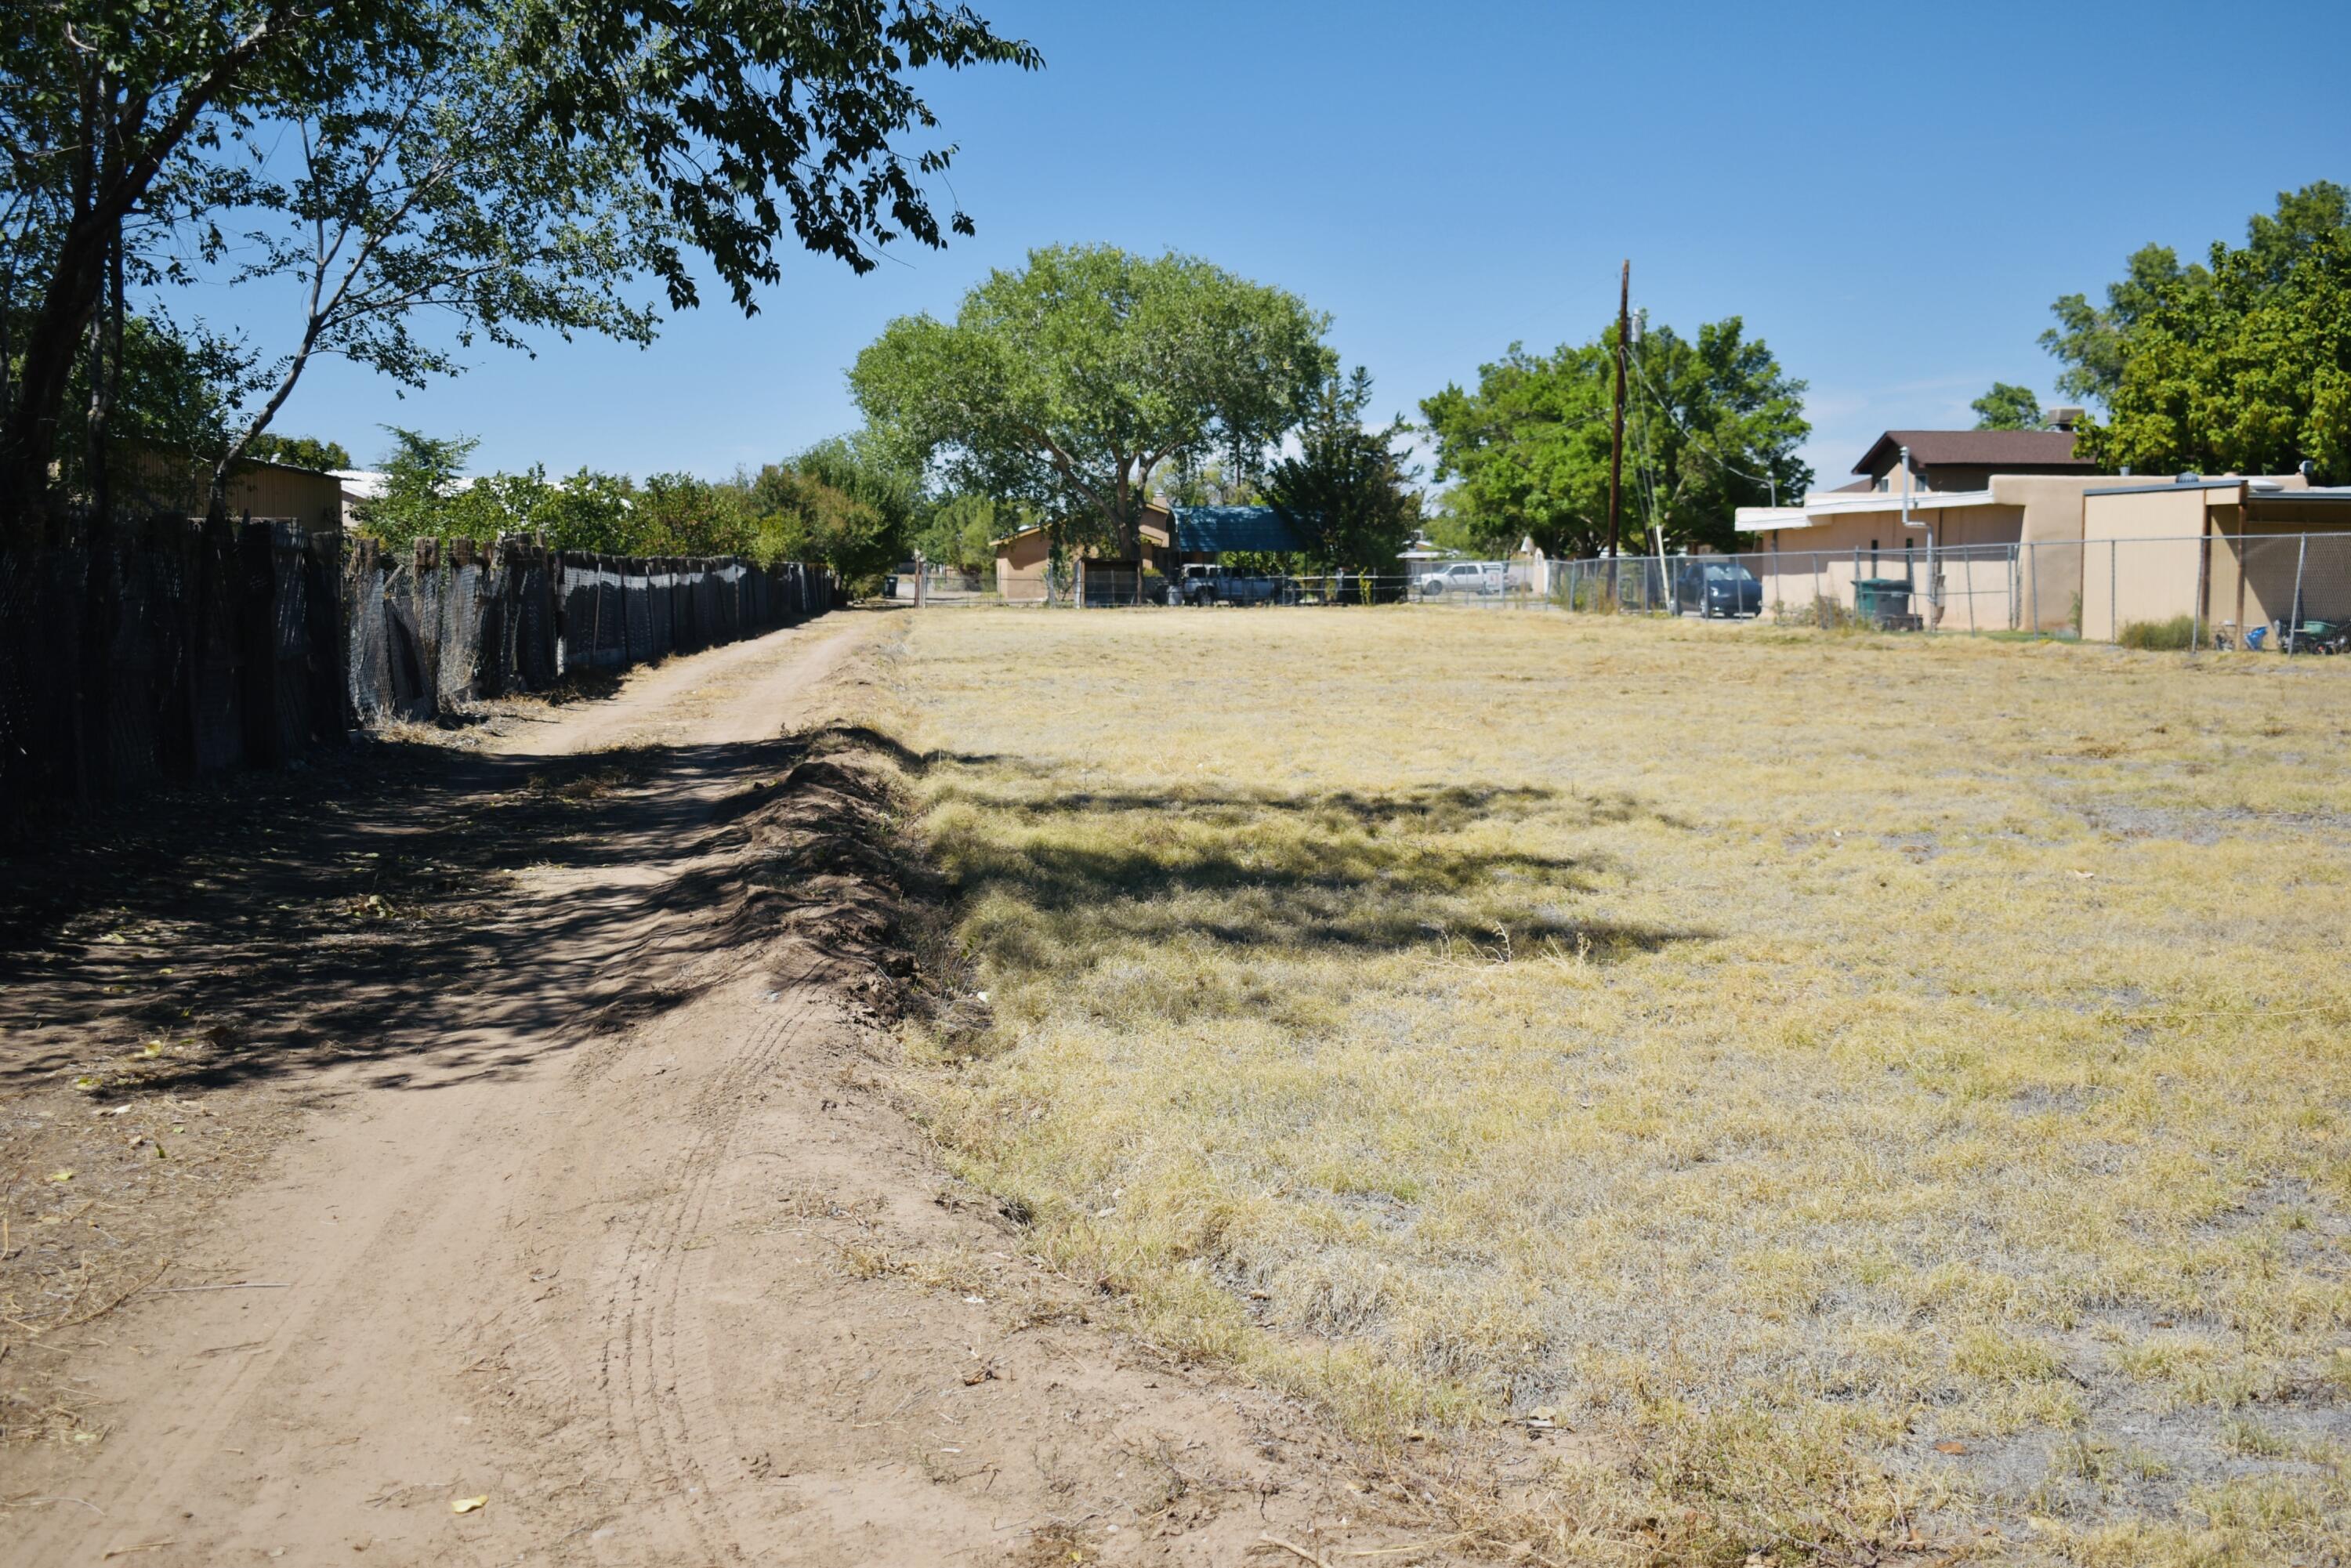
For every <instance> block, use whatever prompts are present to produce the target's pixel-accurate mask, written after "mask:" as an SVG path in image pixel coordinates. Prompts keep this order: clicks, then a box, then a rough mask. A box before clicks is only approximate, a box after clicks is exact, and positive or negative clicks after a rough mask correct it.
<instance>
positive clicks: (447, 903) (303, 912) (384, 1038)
mask: <svg viewBox="0 0 2351 1568" xmlns="http://www.w3.org/2000/svg"><path fill="white" fill-rule="evenodd" d="M892 630H893V628H892V626H891V625H890V623H889V622H887V621H885V620H884V619H883V618H880V617H854V616H852V617H833V618H829V619H828V620H826V621H821V622H815V623H812V624H811V625H810V626H809V627H805V628H800V629H798V630H796V631H795V632H789V633H781V634H778V636H776V637H773V638H769V639H763V640H761V642H759V643H747V644H741V645H737V646H736V647H733V648H730V649H727V650H722V651H719V652H717V653H712V654H708V655H702V656H699V657H697V658H695V659H689V660H682V661H677V662H675V663H674V664H671V665H664V666H663V667H661V668H660V669H657V670H653V671H650V672H646V673H644V674H643V675H642V676H640V677H639V678H637V679H635V680H632V682H631V683H630V684H629V685H627V686H626V687H625V688H623V690H622V692H621V694H620V695H618V696H616V697H615V698H613V699H612V700H611V702H610V703H606V704H590V705H581V706H580V707H578V708H576V709H573V710H569V711H566V712H560V713H557V714H553V715H550V716H548V717H547V718H546V719H545V720H544V722H539V721H536V720H534V721H531V722H529V723H528V724H527V725H526V726H523V727H517V730H516V732H515V734H514V735H513V736H510V737H494V743H493V744H491V745H489V746H486V747H480V748H477V749H469V750H466V751H465V752H463V753H458V754H453V753H452V752H450V751H449V750H447V749H444V748H434V747H414V748H391V749H386V748H375V749H373V750H371V752H370V753H369V754H367V755H364V756H361V757H358V758H352V759H350V764H349V766H348V767H339V768H333V769H328V770H324V771H320V772H314V773H313V774H311V775H308V776H305V777H301V778H298V779H289V780H276V781H270V780H246V781H243V782H241V783H240V784H238V785H237V786H236V787H235V788H234V789H224V790H221V791H217V792H214V793H212V794H209V795H204V796H190V797H185V798H179V799H175V800H171V801H165V802H159V803H157V805H156V807H155V808H154V809H153V810H151V811H148V812H146V813H145V814H144V815H142V817H141V819H140V820H139V825H138V828H137V830H136V831H135V832H130V831H126V832H118V833H117V834H115V835H112V836H110V835H106V834H92V835H89V836H88V837H86V838H81V839H77V840H74V841H66V842H58V843H56V844H52V845H49V846H47V847H45V848H42V849H39V850H37V851H34V852H27V853H26V855H25V856H24V857H23V858H21V859H20V860H19V861H18V862H16V864H17V865H18V866H22V867H26V868H30V871H29V872H28V874H27V875H26V876H24V877H21V878H19V879H18V880H17V882H16V884H15V885H16V886H17V887H19V888H28V887H35V886H37V887H38V888H39V889H40V890H41V891H40V893H39V894H38V895H37V897H34V898H28V899H26V901H24V904H23V906H22V907H20V908H19V909H17V910H16V912H15V914H14V915H12V919H13V920H14V922H15V924H14V925H12V931H13V932H14V934H15V940H14V941H13V942H12V944H11V953H12V956H11V957H10V959H9V968H10V973H9V975H8V976H7V979H6V983H7V985H8V989H7V990H6V991H5V992H0V1018H5V1022H6V1024H7V1027H8V1029H9V1031H10V1034H9V1038H10V1042H11V1044H10V1051H9V1054H8V1059H7V1061H6V1063H5V1070H6V1073H7V1076H6V1078H5V1094H6V1096H7V1098H6V1100H5V1112H0V1114H5V1137H6V1139H7V1143H6V1144H5V1148H0V1156H5V1158H6V1159H8V1160H9V1161H10V1162H12V1166H11V1167H10V1168H16V1167H22V1168H23V1170H24V1171H25V1172H26V1173H29V1174H27V1175H25V1176H22V1177H21V1178H20V1179H19V1181H18V1182H17V1184H16V1186H15V1187H13V1188H12V1189H11V1193H10V1197H9V1199H8V1203H7V1214H8V1217H9V1221H10V1227H11V1229H10V1256H9V1257H8V1259H7V1260H6V1261H5V1264H0V1269H5V1274H0V1281H5V1290H6V1291H8V1292H9V1300H10V1301H12V1302H13V1308H12V1310H13V1311H14V1312H15V1314H16V1315H15V1319H14V1321H13V1322H12V1323H11V1325H10V1326H9V1327H8V1329H7V1330H6V1343H7V1347H8V1348H7V1351H6V1354H5V1356H4V1357H0V1381H5V1383H6V1384H7V1385H8V1386H9V1388H10V1390H11V1396H12V1401H13V1402H12V1404H11V1406H10V1410H9V1417H8V1418H9V1422H10V1426H11V1429H12V1435H13V1436H14V1437H16V1438H17V1439H19V1440H18V1441H16V1443H15V1444H14V1445H13V1446H12V1447H10V1448H7V1449H6V1450H5V1451H0V1470H5V1479H0V1501H5V1507H6V1511H7V1512H6V1517H5V1520H0V1529H5V1531H8V1533H9V1536H10V1539H11V1541H12V1542H13V1544H12V1547H11V1558H12V1561H24V1562H28V1563H65V1562H83V1561H96V1560H99V1559H100V1558H103V1557H105V1556H107V1555H109V1554H120V1553H136V1554H137V1560H140V1561H146V1562H156V1563H191V1564H197V1563H201V1564H211V1563H220V1562H225V1561H238V1560H243V1559H244V1558H246V1557H248V1556H253V1557H258V1558H262V1559H267V1558H270V1557H273V1556H278V1555H282V1556H284V1557H285V1558H287V1559H288V1560H292V1561H300V1562H319V1561H324V1560H328V1559H329V1558H332V1559H336V1560H341V1561H351V1560H354V1559H353V1557H352V1553H354V1552H366V1553H368V1557H367V1560H368V1561H371V1562H381V1561H391V1562H394V1563H426V1562H431V1563H440V1562H448V1561H482V1562H488V1561H510V1560H513V1559H515V1558H516V1557H517V1556H518V1555H525V1554H528V1555H529V1556H530V1557H531V1558H532V1560H534V1561H541V1560H553V1561H580V1562H600V1563H611V1562H623V1563H716V1562H729V1561H773V1560H778V1558H779V1557H783V1556H787V1555H788V1556H789V1559H790V1560H791V1561H793V1562H796V1563H869V1562H878V1561H890V1562H929V1561H943V1560H947V1559H948V1558H950V1557H953V1558H956V1559H959V1560H973V1561H980V1562H991V1561H993V1562H1043V1561H1052V1562H1056V1563H1069V1562H1073V1561H1095V1560H1108V1561H1123V1562H1200V1563H1209V1562H1216V1563H1230V1562H1235V1561H1239V1560H1241V1559H1243V1558H1244V1557H1245V1556H1247V1555H1248V1554H1249V1552H1251V1551H1252V1550H1254V1549H1257V1548H1260V1547H1263V1548H1265V1549H1266V1550H1268V1551H1269V1552H1272V1553H1274V1554H1275V1555H1276V1556H1280V1555H1281V1554H1283V1553H1284V1552H1286V1551H1287V1550H1288V1549H1286V1548H1284V1547H1281V1546H1279V1545H1268V1543H1267V1542H1266V1541H1264V1540H1263V1539H1261V1538H1263V1537H1267V1536H1278V1537H1280V1539H1281V1540H1282V1541H1284V1542H1290V1543H1291V1544H1292V1546H1294V1547H1297V1548H1300V1549H1302V1550H1303V1551H1304V1552H1306V1553H1308V1554H1309V1555H1310V1556H1323V1557H1328V1558H1330V1559H1331V1560H1332V1561H1337V1560H1340V1559H1341V1558H1342V1557H1343V1556H1344V1555H1345V1554H1346V1553H1347V1552H1353V1551H1370V1550H1378V1551H1381V1552H1385V1553H1386V1554H1387V1555H1386V1556H1384V1558H1382V1559H1381V1560H1383V1561H1394V1562H1399V1563H1412V1562H1416V1561H1421V1562H1426V1561H1436V1560H1438V1559H1440V1558H1442V1557H1444V1556H1446V1555H1447V1554H1449V1553H1450V1552H1452V1550H1453V1549H1454V1548H1455V1547H1457V1546H1458V1545H1459V1544H1460V1542H1458V1540H1457V1539H1455V1538H1452V1537H1450V1536H1449V1535H1447V1534H1446V1533H1445V1532H1442V1531H1432V1528H1431V1527H1430V1526H1428V1525H1427V1524H1426V1521H1427V1520H1428V1519H1429V1518H1430V1517H1432V1515H1431V1507H1432V1503H1431V1497H1432V1495H1433V1494H1430V1493H1428V1491H1427V1490H1426V1487H1422V1488H1420V1489H1419V1490H1417V1491H1415V1490H1412V1489H1410V1488H1406V1487H1404V1486H1402V1485H1400V1484H1398V1483H1395V1482H1394V1481H1391V1480H1384V1479H1382V1477H1383V1469H1382V1466H1381V1464H1380V1462H1379V1461H1378V1459H1377V1458H1375V1457H1373V1456H1371V1455H1369V1454H1368V1452H1367V1451H1365V1450H1360V1449H1357V1448H1353V1447H1351V1446H1349V1445H1347V1444H1345V1443H1343V1442H1342V1441H1340V1440H1338V1439H1336V1438H1334V1437H1332V1436H1331V1435H1330V1434H1329V1433H1328V1432H1327V1431H1326V1430H1324V1429H1323V1428H1322V1427H1320V1426H1319V1425H1318V1424H1317V1423H1316V1422H1315V1421H1314V1420H1312V1419H1311V1417H1309V1416H1306V1415H1305V1413H1304V1412H1303V1411H1302V1410H1301V1408H1300V1407H1298V1406H1294V1405H1290V1404H1287V1403H1285V1402H1283V1401H1281V1400H1280V1399H1278V1398H1275V1397H1271V1396H1266V1395H1263V1394H1259V1393H1256V1392H1252V1391H1249V1390H1248V1389H1246V1388H1243V1387H1239V1386H1238V1385H1232V1384H1230V1383H1227V1382H1223V1381H1220V1380H1218V1379H1217V1378H1216V1377H1214V1376H1213V1375H1208V1374H1206V1373H1203V1372H1202V1371H1200V1370H1199V1369H1198V1368H1197V1367H1196V1366H1195V1365H1193V1364H1189V1363H1188V1362H1187V1361H1186V1359H1185V1358H1183V1357H1181V1356H1179V1355H1176V1354H1171V1353H1169V1352H1167V1351H1165V1350H1164V1349H1160V1348H1155V1347H1154V1346H1153V1345H1152V1344H1150V1343H1147V1342H1140V1343H1139V1342H1135V1341H1133V1340H1130V1339H1126V1338H1123V1337H1121V1336H1120V1335H1118V1334H1116V1333H1111V1332H1107V1331H1106V1329H1105V1322H1104V1320H1105V1318H1106V1317H1108V1318H1110V1319H1113V1320H1114V1319H1117V1318H1119V1317H1120V1315H1121V1314H1120V1312H1119V1311H1118V1308H1117V1303H1116V1301H1114V1300H1113V1298H1111V1297H1108V1296H1105V1295H1104V1294H1103V1293H1102V1289H1101V1288H1100V1285H1099V1282H1098V1281H1097V1280H1096V1279H1095V1278H1093V1277H1092V1276H1073V1275H1071V1274H1069V1273H1067V1272H1066V1271H1064V1270H1058V1269H1056V1268H1054V1267H1052V1266H1051V1265H1050V1263H1049V1262H1048V1260H1046V1259H1045V1258H1044V1257H1043V1256H1042V1255H1041V1254H1040V1252H1038V1251H1037V1250H1036V1249H1035V1248H1034V1247H1033V1246H1032V1245H1031V1244H1030V1241H1029V1236H1028V1232H1027V1230H1026V1228H1025V1227H1024V1226H1023V1225H1022V1224H1021V1223H1020V1221H1019V1218H1018V1217H1017V1216H1015V1215H1012V1214H1008V1212H1007V1211H1006V1210H1005V1208H1004V1207H1003V1206H1001V1205H1000V1204H999V1203H998V1202H997V1201H996V1200H995V1199H993V1198H991V1197H988V1196H987V1195H986V1194H985V1193H983V1192H981V1191H979V1190H978V1189H976V1188H974V1187H971V1186H967V1185H965V1184H963V1183H960V1182H958V1181H956V1180H955V1179H954V1178H953V1177H952V1176H949V1175H948V1174H947V1173H946V1172H945V1171H944V1170H943V1169H942V1168H941V1167H940V1166H939V1165H938V1163H937V1161H936V1158H935V1152H934V1150H933V1147H932V1145H930V1144H929V1142H928V1140H927V1139H926V1138H925V1136H924V1135H923V1134H921V1133H920V1132H919V1131H918V1130H917V1129H915V1128H914V1127H913V1126H911V1125H910V1124H908V1123H907V1122H906V1120H905V1119H904V1116H903V1115H902V1114H900V1113H899V1112H898V1110H897V1109H896V1108H895V1105H894V1103H893V1099H892V1092H893V1091H892V1088H891V1081H892V1078H893V1072H894V1071H895V1066H896V1043H895V1040H894V1038H893V1035H892V1034H891V1032H890V1031H889V1030H888V1029H887V1028H886V1027H885V1026H886V1025H887V1023H888V1020H889V1019H891V1018H893V1016H894V1015H895V1013H896V1011H897V1009H898V1008H899V1007H900V1006H901V999H902V998H904V997H906V996H908V995H910V994H920V990H919V985H918V983H919V982H921V981H922V980H923V978H924V976H923V973H922V972H923V971H924V970H925V967H927V966H928V965H929V964H930V962H931V956H926V954H927V953H928V952H929V950H928V949H926V946H925V944H926V943H927V942H929V941H930V940H931V936H929V935H926V928H925V925H924V923H923V922H922V921H920V920H918V919H914V918H911V917H910V915H909V904H910V897H911V899H912V901H913V903H914V904H919V903H920V900H921V896H922V894H923V892H924V890H923V889H922V888H921V887H920V886H919V885H918V880H919V879H920V878H921V877H922V876H924V875H925V874H926V873H925V872H924V871H923V870H922V868H921V867H919V866H918V865H913V864H911V863H909V862H907V861H906V860H905V859H904V854H903V848H904V840H903V836H902V834H901V831H900V830H901V826H902V823H901V818H900V812H899V807H898V806H897V804H896V802H895V801H894V800H893V794H892V789H893V782H892V775H893V770H894V769H895V768H898V766H899V764H900V761H901V759H900V758H895V757H893V756H892V755H891V754H890V753H889V750H888V748H887V747H885V746H883V745H882V743H881V742H880V741H879V739H878V737H875V736H874V735H872V732H871V731H869V730H865V729H862V728H860V727H858V726H857V724H856V722H855V721H856V720H857V718H858V717H859V716H860V715H861V713H862V711H863V709H864V708H865V707H866V706H870V699H871V697H872V688H871V686H870V685H869V681H870V673H869V666H868V665H867V664H865V662H864V659H865V654H866V651H867V649H868V648H869V647H870V645H871V644H872V642H873V641H874V640H875V639H876V638H886V636H887V635H888V634H889V633H890V632H891V631H892ZM525 746H528V749H527V750H526V749H524V747H525ZM932 956H935V955H932ZM941 961H942V962H944V961H945V959H944V958H943V957H942V958H941ZM910 988H913V989H912V990H910ZM935 997H936V999H935V1000H932V1001H925V1002H924V1003H922V1004H921V1005H922V1007H923V1009H924V1011H925V1017H928V1018H931V1019H934V1020H941V1019H952V1018H953V1017H955V1016H956V1014H957V1012H958V1010H959V1009H968V1008H970V1007H971V1006H973V1005H975V1004H973V1003H972V1002H971V1000H970V998H967V997H966V996H963V995H961V994H959V993H957V992H956V990H955V988H953V987H952V986H951V985H950V986H948V987H946V988H943V989H937V990H936V991H935ZM151 1040H160V1041H161V1044H160V1047H159V1048H157V1049H155V1050H152V1051H151V1050H150V1049H149V1043H148V1042H150V1041H151ZM118 1111H119V1112H120V1114H116V1113H117V1112H118ZM134 1137H136V1138H139V1139H140V1140H141V1142H138V1143H133V1142H132V1139H133V1138H134ZM157 1139H160V1140H161V1145H162V1151H163V1152H162V1154H160V1155H157V1154H153V1153H152V1152H150V1145H151V1142H152V1141H153V1140H157ZM68 1169H69V1170H71V1171H72V1173H73V1174H72V1176H71V1178H70V1179H69V1180H61V1181H57V1182H47V1180H46V1177H47V1176H50V1175H55V1174H57V1173H60V1172H62V1171H65V1170H68ZM183 1172H186V1173H189V1174H186V1175H182V1174H181V1173H183ZM162 1173H169V1174H162ZM36 1180H38V1181H39V1183H40V1185H38V1186H36V1185H34V1184H35V1182H36ZM83 1204H87V1205H88V1206H89V1207H86V1208H82V1209H79V1210H77V1208H76V1207H75V1206H77V1205H83ZM45 1219H47V1220H52V1221H53V1223H48V1224H44V1223H43V1221H44V1220H45ZM93 1219H94V1220H96V1221H97V1222H98V1223H97V1224H95V1225H93V1224H92V1223H91V1222H92V1220H93ZM28 1229H29V1230H30V1231H31V1232H32V1234H33V1239H31V1240H30V1241H27V1240H26V1239H24V1237H25V1234H26V1231H27V1230H28ZM214 1286H222V1287H234V1288H225V1289H210V1288H202V1289H199V1288H197V1287H214ZM477 1499H478V1500H482V1501H479V1502H478V1503H477V1502H476V1500H477ZM1252 1560H1254V1559H1252ZM1293 1560H1294V1559H1293Z"/></svg>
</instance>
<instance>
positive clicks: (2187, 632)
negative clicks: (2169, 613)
mask: <svg viewBox="0 0 2351 1568" xmlns="http://www.w3.org/2000/svg"><path fill="white" fill-rule="evenodd" d="M2115 641H2116V643H2118V644H2120V645H2121V646H2123V647H2126V648H2145V649H2147V650H2149V651H2152V652H2158V653H2176V652H2178V651H2179V650H2180V649H2183V648H2192V647H2194V646H2195V645H2196V621H2195V618H2194V617H2193V616H2189V615H2175V616H2173V617H2172V618H2171V619H2170V620H2168V621H2126V622H2123V629H2122V630H2121V631H2120V632H2117V633H2116V636H2115Z"/></svg>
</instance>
